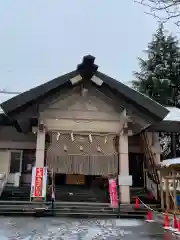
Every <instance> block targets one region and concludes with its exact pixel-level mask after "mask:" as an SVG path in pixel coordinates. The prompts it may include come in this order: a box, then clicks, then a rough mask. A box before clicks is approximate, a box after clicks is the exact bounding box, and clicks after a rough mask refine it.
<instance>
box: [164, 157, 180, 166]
mask: <svg viewBox="0 0 180 240" xmlns="http://www.w3.org/2000/svg"><path fill="white" fill-rule="evenodd" d="M176 164H180V158H172V159H167V160H164V161H162V162H161V166H166V167H169V166H170V165H176Z"/></svg>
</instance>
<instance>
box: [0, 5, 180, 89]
mask: <svg viewBox="0 0 180 240" xmlns="http://www.w3.org/2000/svg"><path fill="white" fill-rule="evenodd" d="M144 10H145V9H144V8H143V7H141V6H139V5H137V4H135V3H133V0H111V1H107V0H31V1H25V0H14V1H12V0H5V1H1V3H0V30H1V31H0V32H1V38H0V43H1V44H0V84H1V85H0V87H1V88H6V89H7V90H11V91H23V90H27V89H29V88H31V87H34V86H36V85H39V84H42V83H44V82H45V81H47V80H50V79H52V78H54V77H57V76H60V75H61V74H63V73H66V72H68V71H72V70H73V69H75V68H76V66H77V64H78V63H80V62H81V60H82V57H83V56H84V55H86V54H92V55H94V56H95V57H96V64H98V65H99V70H100V71H102V72H104V73H107V74H108V75H110V76H112V77H115V78H117V79H118V80H120V81H123V82H129V81H131V80H132V72H133V71H135V70H138V62H137V57H138V56H142V50H143V49H145V48H146V47H147V44H148V42H149V41H150V40H151V39H152V33H153V32H155V30H156V28H157V22H156V21H155V20H153V19H152V17H150V16H148V15H145V14H144ZM167 27H168V29H169V31H170V32H174V33H176V31H177V30H178V29H176V28H175V26H174V25H173V24H171V23H169V24H168V26H167Z"/></svg>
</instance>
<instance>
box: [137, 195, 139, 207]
mask: <svg viewBox="0 0 180 240" xmlns="http://www.w3.org/2000/svg"><path fill="white" fill-rule="evenodd" d="M138 208H139V198H138V196H136V209H138Z"/></svg>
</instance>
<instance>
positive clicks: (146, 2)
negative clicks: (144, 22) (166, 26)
mask: <svg viewBox="0 0 180 240" xmlns="http://www.w3.org/2000/svg"><path fill="white" fill-rule="evenodd" d="M134 2H136V3H138V4H141V5H143V6H144V7H147V8H148V9H149V11H148V12H145V13H146V14H149V15H151V16H153V17H154V18H157V19H158V20H159V21H161V22H163V23H164V22H167V21H168V20H170V19H173V21H175V24H176V25H177V26H180V0H134Z"/></svg>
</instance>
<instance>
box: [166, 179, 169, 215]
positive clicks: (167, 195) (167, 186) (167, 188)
mask: <svg viewBox="0 0 180 240" xmlns="http://www.w3.org/2000/svg"><path fill="white" fill-rule="evenodd" d="M165 190H166V210H167V211H169V209H170V203H169V181H168V179H167V178H165Z"/></svg>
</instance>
